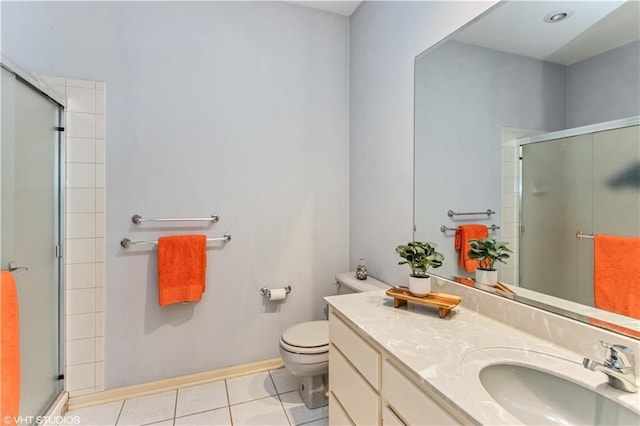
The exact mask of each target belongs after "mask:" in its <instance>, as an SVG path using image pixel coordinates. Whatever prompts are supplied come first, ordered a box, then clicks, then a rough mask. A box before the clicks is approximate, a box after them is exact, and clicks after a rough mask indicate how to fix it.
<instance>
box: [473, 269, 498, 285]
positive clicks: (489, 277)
mask: <svg viewBox="0 0 640 426" xmlns="http://www.w3.org/2000/svg"><path fill="white" fill-rule="evenodd" d="M476 282H477V283H480V284H490V285H494V284H497V283H498V271H496V270H495V269H494V270H492V271H487V270H486V269H476Z"/></svg>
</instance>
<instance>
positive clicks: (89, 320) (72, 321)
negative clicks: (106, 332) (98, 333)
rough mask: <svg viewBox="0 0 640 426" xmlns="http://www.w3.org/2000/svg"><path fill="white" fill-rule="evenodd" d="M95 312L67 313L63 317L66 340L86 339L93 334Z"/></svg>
mask: <svg viewBox="0 0 640 426" xmlns="http://www.w3.org/2000/svg"><path fill="white" fill-rule="evenodd" d="M95 316H96V314H95V313H93V312H92V313H88V314H78V315H67V316H66V317H65V322H66V324H65V330H66V335H65V339H66V340H75V339H86V338H93V337H94V336H95Z"/></svg>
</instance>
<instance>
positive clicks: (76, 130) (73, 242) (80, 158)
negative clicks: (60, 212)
mask: <svg viewBox="0 0 640 426" xmlns="http://www.w3.org/2000/svg"><path fill="white" fill-rule="evenodd" d="M43 80H45V82H46V83H47V84H48V85H50V86H53V87H54V88H56V89H58V91H60V92H62V93H64V94H65V95H66V97H67V108H66V110H65V117H66V124H65V135H66V159H65V162H66V183H65V198H66V200H65V221H66V223H65V227H66V235H65V242H64V247H65V287H64V290H65V304H64V306H65V315H64V319H65V333H64V346H65V389H66V390H67V391H69V394H70V396H79V395H85V394H89V393H94V392H99V391H102V390H104V282H105V279H104V229H105V227H104V211H105V209H104V200H105V198H104V181H105V172H104V159H105V148H104V146H105V145H104V141H105V131H104V122H105V121H104V110H105V97H104V93H105V90H104V89H105V85H104V83H102V82H95V81H88V80H77V79H71V78H66V79H65V78H51V77H46V78H43Z"/></svg>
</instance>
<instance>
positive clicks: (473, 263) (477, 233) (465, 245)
mask: <svg viewBox="0 0 640 426" xmlns="http://www.w3.org/2000/svg"><path fill="white" fill-rule="evenodd" d="M488 236H489V230H488V229H487V227H486V226H484V225H461V226H460V227H459V228H458V230H457V231H456V242H455V247H456V250H460V267H461V268H464V270H465V271H467V272H473V271H475V270H476V268H478V266H479V264H478V261H477V260H474V259H469V255H468V254H467V253H468V252H469V250H471V247H470V246H469V241H471V240H481V239H483V238H487V237H488Z"/></svg>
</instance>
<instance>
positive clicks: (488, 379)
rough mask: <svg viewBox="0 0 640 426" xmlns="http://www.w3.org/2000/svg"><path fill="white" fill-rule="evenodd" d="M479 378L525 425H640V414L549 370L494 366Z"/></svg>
mask: <svg viewBox="0 0 640 426" xmlns="http://www.w3.org/2000/svg"><path fill="white" fill-rule="evenodd" d="M592 374H593V373H592ZM479 376H480V382H481V384H482V386H483V387H484V388H485V389H486V390H487V392H488V393H489V395H491V397H492V398H493V399H494V400H495V401H496V402H497V403H498V404H500V406H502V407H503V408H504V409H505V410H506V411H508V412H509V413H510V414H511V415H512V416H514V417H515V418H517V419H518V420H520V421H521V422H523V423H525V424H536V425H556V424H557V425H567V424H572V425H635V426H637V425H640V415H638V414H636V413H634V412H633V411H631V410H629V409H628V408H626V407H624V406H622V405H620V404H618V403H617V402H616V401H614V400H612V399H609V398H607V397H606V396H604V395H602V394H600V393H598V392H595V391H594V390H591V389H589V388H586V387H583V386H580V385H579V384H576V383H574V382H571V381H569V380H565V379H564V378H561V377H558V376H556V375H553V374H550V373H548V372H545V371H541V370H538V369H535V368H529V367H527V366H524V365H515V364H491V365H488V366H486V367H484V368H482V370H480V374H479Z"/></svg>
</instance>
